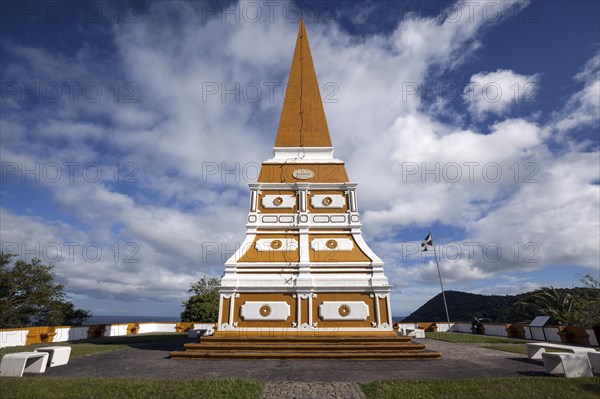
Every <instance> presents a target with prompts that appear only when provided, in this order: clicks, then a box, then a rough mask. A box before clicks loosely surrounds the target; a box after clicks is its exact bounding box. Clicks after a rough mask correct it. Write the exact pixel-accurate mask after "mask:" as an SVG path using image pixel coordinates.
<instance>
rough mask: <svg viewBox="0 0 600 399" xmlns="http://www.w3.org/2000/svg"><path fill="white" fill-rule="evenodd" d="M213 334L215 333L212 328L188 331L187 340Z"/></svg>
mask: <svg viewBox="0 0 600 399" xmlns="http://www.w3.org/2000/svg"><path fill="white" fill-rule="evenodd" d="M214 333H215V329H214V328H209V329H205V328H197V329H195V330H190V331H188V338H199V337H206V336H208V335H214Z"/></svg>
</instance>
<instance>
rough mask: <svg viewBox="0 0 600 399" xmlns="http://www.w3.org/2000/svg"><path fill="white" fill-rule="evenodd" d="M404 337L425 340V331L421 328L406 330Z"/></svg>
mask: <svg viewBox="0 0 600 399" xmlns="http://www.w3.org/2000/svg"><path fill="white" fill-rule="evenodd" d="M404 335H405V336H407V337H414V338H425V330H423V329H421V328H406V329H405V330H404Z"/></svg>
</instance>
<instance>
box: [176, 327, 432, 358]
mask: <svg viewBox="0 0 600 399" xmlns="http://www.w3.org/2000/svg"><path fill="white" fill-rule="evenodd" d="M170 355H171V358H172V359H227V358H233V359H349V360H417V359H418V360H426V359H439V358H440V357H441V353H440V352H435V351H430V350H427V349H426V347H425V345H424V344H420V343H413V342H412V338H411V337H400V336H398V335H396V334H395V333H393V332H384V333H374V334H362V335H358V334H356V333H354V334H348V333H345V334H331V333H329V334H326V333H320V334H318V333H304V334H297V335H287V336H285V335H284V336H260V335H247V334H245V335H243V336H242V335H240V334H236V333H223V332H221V333H219V332H217V333H216V334H215V335H213V336H209V337H202V339H201V341H200V342H198V343H189V344H185V345H184V350H183V351H177V352H171V353H170Z"/></svg>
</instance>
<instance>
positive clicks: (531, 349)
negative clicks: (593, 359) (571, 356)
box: [525, 342, 596, 360]
mask: <svg viewBox="0 0 600 399" xmlns="http://www.w3.org/2000/svg"><path fill="white" fill-rule="evenodd" d="M525 349H526V350H527V357H528V358H530V359H533V360H542V354H544V353H545V352H546V349H557V350H559V351H561V352H571V353H588V352H596V350H595V349H593V348H582V347H580V346H570V345H560V344H552V343H549V342H533V343H529V344H525Z"/></svg>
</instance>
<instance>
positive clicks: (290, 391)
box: [261, 381, 366, 399]
mask: <svg viewBox="0 0 600 399" xmlns="http://www.w3.org/2000/svg"><path fill="white" fill-rule="evenodd" d="M261 398H262V399H282V398H283V399H286V398H290V399H326V398H327V399H329V398H332V399H337V398H340V399H366V396H365V394H364V393H363V392H362V391H361V389H360V386H359V385H358V384H356V383H352V382H291V381H283V382H267V383H266V384H265V390H264V391H263V393H262V396H261Z"/></svg>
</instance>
